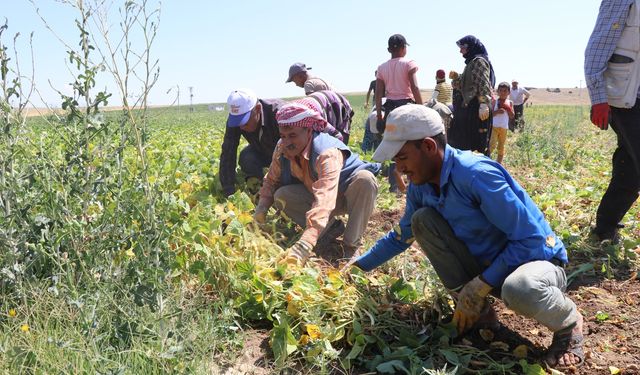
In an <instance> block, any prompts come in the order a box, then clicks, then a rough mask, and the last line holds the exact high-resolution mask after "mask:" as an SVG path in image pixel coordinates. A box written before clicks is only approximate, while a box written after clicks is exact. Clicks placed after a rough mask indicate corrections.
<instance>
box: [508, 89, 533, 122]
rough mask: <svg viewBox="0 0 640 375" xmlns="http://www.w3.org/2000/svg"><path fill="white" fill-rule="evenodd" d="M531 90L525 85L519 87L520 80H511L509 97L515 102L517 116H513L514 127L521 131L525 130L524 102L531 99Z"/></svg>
mask: <svg viewBox="0 0 640 375" xmlns="http://www.w3.org/2000/svg"><path fill="white" fill-rule="evenodd" d="M530 95H531V94H529V91H527V89H525V88H524V87H518V81H517V80H515V79H514V80H512V81H511V94H509V99H511V101H512V102H513V110H514V113H515V116H514V118H513V129H511V131H514V130H515V129H519V130H520V131H523V130H524V103H526V102H527V100H529V96H530Z"/></svg>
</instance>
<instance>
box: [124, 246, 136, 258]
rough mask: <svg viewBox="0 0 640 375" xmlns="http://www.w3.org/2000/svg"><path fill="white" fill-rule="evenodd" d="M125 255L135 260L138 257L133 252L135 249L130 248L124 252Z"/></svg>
mask: <svg viewBox="0 0 640 375" xmlns="http://www.w3.org/2000/svg"><path fill="white" fill-rule="evenodd" d="M124 255H126V256H127V257H129V258H131V259H133V258H135V257H136V253H134V252H133V249H131V248H129V249H128V250H126V251H125V252H124Z"/></svg>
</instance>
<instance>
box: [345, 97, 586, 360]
mask: <svg viewBox="0 0 640 375" xmlns="http://www.w3.org/2000/svg"><path fill="white" fill-rule="evenodd" d="M373 158H374V160H377V161H383V160H389V159H393V161H395V162H396V165H397V168H398V170H399V171H400V172H401V173H404V174H406V175H407V177H408V178H409V180H410V181H411V183H410V185H409V188H408V191H407V204H406V209H405V213H404V216H403V217H402V219H401V221H400V229H399V230H400V232H397V231H391V232H390V233H388V234H387V235H386V236H385V237H383V238H381V239H379V240H378V241H377V243H376V244H375V245H374V246H373V247H372V248H371V249H369V251H368V252H367V253H365V254H364V255H362V256H360V257H359V258H357V259H356V261H355V263H354V264H355V265H356V266H357V267H360V268H362V269H363V270H365V271H368V270H371V269H373V268H375V267H377V266H379V265H380V264H382V263H384V262H386V261H387V260H389V259H391V258H392V257H393V256H395V255H397V254H399V253H401V252H403V251H404V250H406V249H407V248H408V247H409V245H410V244H411V243H412V242H413V239H414V238H413V237H414V236H415V239H416V240H417V241H418V244H419V245H420V247H421V248H422V250H423V251H424V252H425V254H426V255H427V258H429V261H430V262H431V264H432V265H433V267H434V269H435V271H436V273H437V274H438V277H439V278H440V280H441V281H442V283H443V284H444V286H445V287H446V288H447V289H448V290H449V291H450V293H451V295H452V297H453V299H454V300H455V301H456V308H455V311H454V315H453V322H454V324H455V325H456V327H457V329H458V332H459V333H460V334H462V333H464V332H465V331H467V330H469V329H471V328H477V327H478V326H479V325H480V323H484V324H487V325H488V324H490V323H493V325H494V326H495V325H496V324H497V321H496V316H495V315H496V314H495V312H494V310H493V308H492V307H491V304H490V303H489V301H488V295H489V294H490V293H491V294H493V295H495V296H496V297H499V298H502V300H503V301H504V302H505V304H506V305H507V307H509V308H510V309H512V310H514V311H515V312H516V313H518V314H521V315H523V316H526V317H529V318H533V319H535V320H536V321H538V322H539V323H540V324H542V325H544V326H546V327H548V328H549V329H550V330H551V331H553V332H554V335H553V341H552V344H551V346H550V347H549V349H548V353H547V357H546V361H547V363H548V364H549V365H550V366H553V367H568V366H575V365H578V364H581V363H582V362H583V361H584V353H583V347H582V341H583V335H582V315H581V314H580V313H579V312H578V311H577V309H576V305H575V304H574V303H573V301H571V300H570V299H569V298H567V296H566V295H565V294H564V293H563V292H564V291H565V289H566V286H567V278H566V275H565V272H564V269H563V266H564V265H565V264H566V263H567V262H568V259H567V252H566V250H565V247H564V245H563V244H562V242H561V241H560V239H558V238H557V237H556V235H555V234H554V232H553V231H552V230H551V227H550V226H549V224H548V223H547V221H546V220H545V219H544V217H543V215H542V212H540V210H539V209H538V208H537V207H536V205H535V204H534V202H533V201H532V200H531V198H530V197H529V195H528V194H527V193H526V192H525V191H524V190H523V189H522V187H521V186H520V185H518V183H517V182H516V181H515V180H514V179H513V178H512V177H511V176H510V175H509V173H508V172H507V171H506V170H505V169H504V168H503V167H502V166H500V164H498V163H496V162H494V161H493V160H491V159H489V158H486V157H484V156H480V155H476V154H474V153H472V152H469V151H460V150H458V149H455V148H453V147H451V146H448V145H447V141H446V136H445V134H444V125H443V124H442V120H441V118H440V116H439V115H438V114H437V113H436V112H435V111H433V110H432V109H429V108H426V107H424V106H421V105H414V104H408V105H405V106H402V107H400V108H398V109H396V110H394V111H393V112H391V114H390V115H389V118H388V119H387V127H386V131H385V133H384V137H383V139H382V143H381V144H380V146H378V148H377V150H376V152H375V153H374V155H373Z"/></svg>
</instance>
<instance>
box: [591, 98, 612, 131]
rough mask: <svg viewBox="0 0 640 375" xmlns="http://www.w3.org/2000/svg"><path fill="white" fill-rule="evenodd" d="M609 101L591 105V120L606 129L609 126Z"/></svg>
mask: <svg viewBox="0 0 640 375" xmlns="http://www.w3.org/2000/svg"><path fill="white" fill-rule="evenodd" d="M609 111H610V108H609V103H598V104H594V105H592V106H591V122H592V123H593V124H594V125H595V126H597V127H599V128H600V130H607V129H608V128H609Z"/></svg>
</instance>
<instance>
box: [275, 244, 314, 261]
mask: <svg viewBox="0 0 640 375" xmlns="http://www.w3.org/2000/svg"><path fill="white" fill-rule="evenodd" d="M312 250H313V246H311V244H310V243H308V242H307V241H305V240H298V242H296V243H294V244H293V246H291V247H290V248H288V249H287V251H285V252H284V256H283V257H282V259H280V261H278V263H279V264H283V263H285V264H299V265H301V266H303V265H304V264H305V263H306V262H307V259H309V258H310V257H311V251H312Z"/></svg>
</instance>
